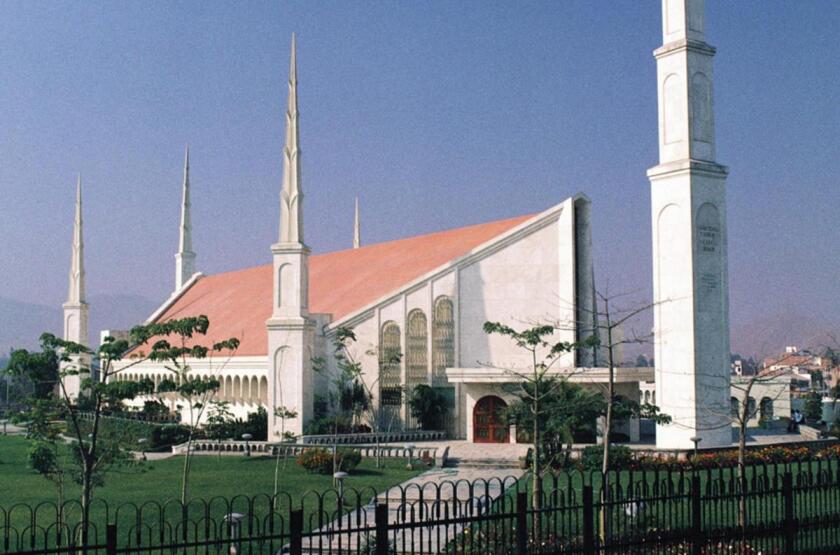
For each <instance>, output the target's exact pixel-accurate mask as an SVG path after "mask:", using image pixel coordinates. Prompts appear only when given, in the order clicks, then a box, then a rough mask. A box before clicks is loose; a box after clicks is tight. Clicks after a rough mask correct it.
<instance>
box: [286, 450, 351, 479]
mask: <svg viewBox="0 0 840 555" xmlns="http://www.w3.org/2000/svg"><path fill="white" fill-rule="evenodd" d="M336 459H337V460H336V468H337V470H340V471H343V472H347V473H350V472H353V470H355V469H356V467H357V466H359V463H360V462H362V454H361V453H360V452H359V451H351V450H345V451H339V452H338V456H337V458H336ZM296 462H297V464H299V465H300V466H302V467H303V468H305V469H306V470H308V471H309V472H312V473H314V474H327V475H329V474H332V473H333V455H332V451H330V450H329V449H326V448H324V447H316V448H313V449H305V450H304V451H303V452H302V453H301V454H300V455H298V457H297V461H296Z"/></svg>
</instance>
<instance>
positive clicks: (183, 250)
mask: <svg viewBox="0 0 840 555" xmlns="http://www.w3.org/2000/svg"><path fill="white" fill-rule="evenodd" d="M193 274H195V252H193V250H192V218H191V216H190V147H189V145H187V148H186V153H185V154H184V185H183V191H182V197H181V228H180V233H179V236H178V253H177V254H176V255H175V291H179V290H180V289H181V288H182V287H183V286H184V284H185V283H187V281H189V279H190V278H191V277H192V276H193Z"/></svg>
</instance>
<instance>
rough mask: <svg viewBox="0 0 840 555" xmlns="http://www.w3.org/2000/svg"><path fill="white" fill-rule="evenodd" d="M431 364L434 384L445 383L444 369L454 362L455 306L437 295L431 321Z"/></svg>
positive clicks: (449, 300)
mask: <svg viewBox="0 0 840 555" xmlns="http://www.w3.org/2000/svg"><path fill="white" fill-rule="evenodd" d="M432 364H433V365H434V366H433V368H434V373H433V380H434V384H435V385H446V384H447V381H446V369H447V368H451V367H452V366H453V365H454V364H455V307H454V305H453V304H452V299H450V298H449V297H438V299H437V300H436V301H435V314H434V319H433V321H432Z"/></svg>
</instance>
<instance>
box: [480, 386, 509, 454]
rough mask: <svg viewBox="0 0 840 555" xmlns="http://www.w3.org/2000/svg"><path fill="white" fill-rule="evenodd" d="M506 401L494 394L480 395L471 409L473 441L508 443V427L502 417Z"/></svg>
mask: <svg viewBox="0 0 840 555" xmlns="http://www.w3.org/2000/svg"><path fill="white" fill-rule="evenodd" d="M506 408H507V403H505V402H504V401H502V400H501V399H500V398H499V397H496V396H495V395H490V396H487V397H482V398H481V399H480V400H479V401H478V403H476V404H475V408H474V409H473V442H474V443H509V442H510V429H509V428H508V426H507V424H505V422H504V420H503V419H502V410H504V409H506Z"/></svg>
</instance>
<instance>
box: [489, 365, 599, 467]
mask: <svg viewBox="0 0 840 555" xmlns="http://www.w3.org/2000/svg"><path fill="white" fill-rule="evenodd" d="M544 386H545V389H546V390H548V391H549V392H550V393H549V394H548V395H546V396H545V397H544V398H543V399H542V403H541V407H542V410H541V411H540V417H539V419H538V420H537V422H535V417H534V413H533V410H532V398H533V396H534V393H533V391H532V389H533V387H532V386H531V385H530V384H522V385H521V386H518V387H520V388H522V389H525V390H526V392H524V394H523V393H522V392H519V394H518V395H517V396H518V397H519V399H518V400H516V401H514V402H512V403H511V404H510V405H509V406H508V408H507V410H506V411H505V417H506V419H507V421H508V422H510V423H512V422H515V423H516V427H517V429H518V430H523V431H524V432H523V433H524V434H525V435H527V436H528V437H529V438H530V435H531V433H532V432H530V430H533V429H534V426H535V424H536V426H538V427H539V430H540V439H541V443H542V445H541V447H540V456H541V458H542V460H541V461H540V467H541V468H545V469H550V468H555V467H562V466H564V465H566V464H567V463H568V462H569V453H570V451H571V447H572V444H573V443H574V438H575V434H579V433H583V432H585V433H591V434H592V435H593V436H594V434H595V421H596V420H597V419H598V417H599V416H601V415H603V414H604V411H605V410H606V401H605V399H604V397H603V395H601V393H600V392H598V391H594V390H592V389H589V388H586V387H583V386H582V385H580V384H576V383H572V382H570V381H568V380H565V379H557V378H548V379H546V382H545V383H544Z"/></svg>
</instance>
